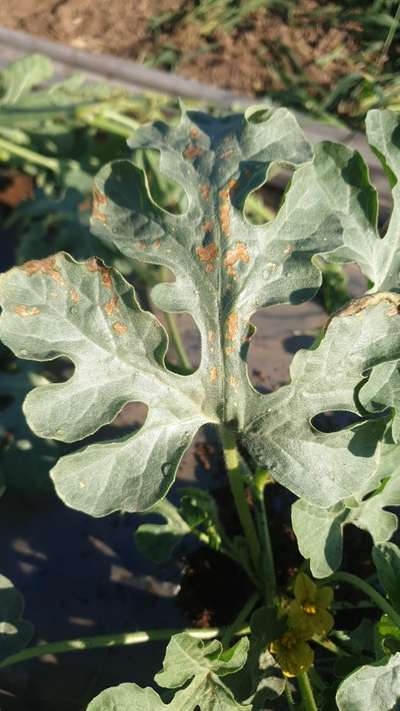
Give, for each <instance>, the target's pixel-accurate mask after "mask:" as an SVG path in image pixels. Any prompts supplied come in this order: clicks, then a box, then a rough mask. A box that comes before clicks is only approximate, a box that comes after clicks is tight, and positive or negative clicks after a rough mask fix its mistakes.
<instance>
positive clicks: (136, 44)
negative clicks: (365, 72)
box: [0, 0, 361, 94]
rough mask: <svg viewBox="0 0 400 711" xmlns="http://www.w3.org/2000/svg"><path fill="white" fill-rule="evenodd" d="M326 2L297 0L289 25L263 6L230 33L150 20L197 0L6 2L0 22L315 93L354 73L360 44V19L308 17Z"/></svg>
mask: <svg viewBox="0 0 400 711" xmlns="http://www.w3.org/2000/svg"><path fill="white" fill-rule="evenodd" d="M323 2H324V0H299V2H298V5H297V7H296V9H295V10H293V11H292V14H291V20H290V23H289V24H287V23H286V22H284V21H282V17H281V16H279V15H278V14H277V13H276V12H275V13H274V11H273V10H271V9H268V8H266V7H261V8H260V9H259V10H257V11H256V12H254V13H252V14H251V15H248V16H247V17H246V18H245V19H244V20H242V21H241V23H240V25H239V26H237V27H236V28H234V29H233V30H232V31H231V32H226V31H224V30H223V29H221V27H220V25H219V24H218V22H215V23H214V24H215V27H213V26H212V28H211V30H210V24H209V23H208V25H207V22H205V19H207V20H208V18H203V19H202V21H193V20H191V21H188V20H187V19H181V20H179V18H178V19H176V20H174V21H171V22H166V23H164V24H162V25H161V27H159V29H158V30H154V29H152V25H151V20H152V19H153V18H160V16H163V15H164V14H165V13H170V12H179V11H183V10H184V13H186V14H185V15H184V17H185V18H187V16H188V15H187V13H188V12H189V11H190V10H191V9H192V8H193V7H194V5H195V3H194V0H96V2H94V0H19V2H15V0H1V2H0V25H5V26H7V27H10V28H13V29H19V30H24V31H26V32H30V33H32V34H36V35H41V36H44V37H48V38H50V39H52V40H58V41H61V42H64V43H68V44H70V45H72V46H73V47H77V48H79V49H86V50H90V51H94V52H103V53H107V52H108V53H112V54H117V55H119V56H122V57H129V58H131V59H134V60H137V61H140V62H146V61H150V62H152V60H154V58H155V57H158V58H160V57H162V61H161V62H159V63H158V65H159V66H161V67H164V68H168V64H169V63H170V64H171V66H173V68H174V69H175V70H176V71H178V72H179V73H180V74H182V75H184V76H187V77H192V78H196V79H199V80H202V81H207V82H208V83H211V84H216V85H218V86H220V87H222V88H230V89H233V90H236V91H239V92H242V93H250V94H259V93H265V92H267V91H271V90H272V91H280V90H282V89H283V88H284V87H285V79H284V78H283V77H284V75H285V76H288V77H290V76H295V77H297V79H296V81H298V82H300V83H301V82H302V77H304V78H305V79H306V80H307V82H308V83H309V82H311V83H312V84H313V83H315V90H316V92H317V91H318V89H317V87H327V86H333V85H335V84H336V82H337V81H338V80H339V79H340V78H341V77H343V76H346V75H347V74H349V73H350V72H354V71H356V69H357V67H356V66H355V61H354V56H355V54H356V53H357V51H358V50H359V49H360V42H361V39H360V28H359V27H358V26H357V25H356V24H355V23H347V24H344V25H343V26H341V27H340V29H339V28H335V27H332V26H325V25H324V23H323V22H319V23H317V22H315V23H312V22H310V12H313V11H314V10H316V9H317V8H318V5H321V3H323ZM211 19H212V18H211ZM211 25H212V23H211ZM166 52H167V53H169V55H170V57H171V53H172V59H171V58H170V59H168V54H166ZM156 65H157V63H156Z"/></svg>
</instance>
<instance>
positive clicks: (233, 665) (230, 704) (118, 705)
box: [88, 633, 251, 711]
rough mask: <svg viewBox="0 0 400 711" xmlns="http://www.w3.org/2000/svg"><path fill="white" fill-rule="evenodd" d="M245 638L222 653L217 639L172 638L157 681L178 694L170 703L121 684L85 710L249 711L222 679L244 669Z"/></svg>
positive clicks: (147, 692) (186, 636)
mask: <svg viewBox="0 0 400 711" xmlns="http://www.w3.org/2000/svg"><path fill="white" fill-rule="evenodd" d="M248 645H249V643H248V640H247V638H243V639H241V640H240V641H239V642H237V644H235V645H234V646H233V647H231V648H230V649H228V650H226V651H225V652H223V651H222V645H221V643H220V642H218V640H213V641H212V642H208V643H204V642H202V641H199V640H195V639H193V638H192V637H190V636H189V635H188V634H185V633H182V634H178V635H174V636H173V637H172V639H171V641H170V642H169V644H168V647H167V651H166V654H165V659H164V666H163V669H162V671H161V672H159V673H158V674H156V677H155V680H156V682H157V683H158V684H159V685H160V686H162V687H164V688H166V689H179V688H180V687H182V686H185V685H186V686H185V688H184V689H181V690H180V691H177V692H176V693H175V695H174V698H173V700H172V701H171V702H170V703H169V704H165V703H163V701H162V700H161V698H160V696H159V695H158V694H157V692H156V691H154V690H153V689H150V688H146V689H143V688H141V687H140V686H137V684H121V685H120V686H117V687H114V688H111V689H106V690H105V691H103V692H102V693H101V694H99V696H97V697H96V698H95V699H94V700H93V701H92V702H91V703H90V704H89V706H88V711H133V709H134V710H135V711H164V710H165V711H168V710H169V711H197V709H200V711H250V708H251V707H250V706H248V705H247V704H245V705H242V704H240V703H238V702H237V701H235V699H234V697H233V694H232V692H231V691H230V690H229V689H228V687H227V686H226V685H225V683H224V682H223V677H225V676H227V675H230V674H235V673H236V672H238V671H239V670H240V669H242V667H243V666H244V664H245V662H246V658H247V652H248Z"/></svg>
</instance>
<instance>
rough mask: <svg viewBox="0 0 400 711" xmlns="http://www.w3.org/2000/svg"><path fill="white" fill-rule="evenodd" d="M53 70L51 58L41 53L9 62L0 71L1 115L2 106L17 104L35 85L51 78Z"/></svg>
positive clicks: (0, 111) (0, 112)
mask: <svg viewBox="0 0 400 711" xmlns="http://www.w3.org/2000/svg"><path fill="white" fill-rule="evenodd" d="M53 72H54V68H53V64H52V62H51V60H50V59H48V57H44V56H43V55H40V54H31V55H28V56H27V57H21V58H20V59H17V60H16V61H15V62H13V63H12V64H9V65H8V66H7V67H6V68H5V69H3V70H2V71H1V72H0V92H1V96H0V116H1V114H2V107H4V106H7V105H13V104H16V103H17V102H18V101H19V100H21V99H22V98H23V97H25V96H26V94H28V93H29V92H30V90H31V89H32V88H33V87H35V86H37V85H38V84H41V83H42V82H44V81H46V80H47V79H50V77H51V76H52V75H53ZM0 122H1V119H0Z"/></svg>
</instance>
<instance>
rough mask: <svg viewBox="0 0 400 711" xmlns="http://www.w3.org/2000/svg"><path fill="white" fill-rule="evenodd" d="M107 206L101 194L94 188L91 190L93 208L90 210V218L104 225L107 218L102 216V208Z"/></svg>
mask: <svg viewBox="0 0 400 711" xmlns="http://www.w3.org/2000/svg"><path fill="white" fill-rule="evenodd" d="M106 205H107V198H106V196H105V195H103V193H101V192H100V190H98V189H97V188H96V187H94V188H93V208H92V218H93V219H94V220H99V222H102V223H103V224H105V223H106V222H107V217H106V215H105V214H104V208H105V207H106Z"/></svg>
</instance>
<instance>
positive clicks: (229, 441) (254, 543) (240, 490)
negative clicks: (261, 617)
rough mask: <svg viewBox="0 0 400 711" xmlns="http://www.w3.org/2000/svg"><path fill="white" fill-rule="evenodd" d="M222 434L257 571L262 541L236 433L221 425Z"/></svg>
mask: <svg viewBox="0 0 400 711" xmlns="http://www.w3.org/2000/svg"><path fill="white" fill-rule="evenodd" d="M220 436H221V441H222V447H223V452H224V460H225V466H226V470H227V474H228V480H229V485H230V487H231V491H232V496H233V499H234V501H235V506H236V510H237V513H238V516H239V520H240V523H241V526H242V529H243V533H244V535H245V538H246V541H247V545H248V547H249V553H250V558H251V561H252V563H253V566H254V569H255V571H256V572H258V571H259V569H260V559H261V551H260V543H259V540H258V536H257V532H256V528H255V525H254V521H253V518H252V515H251V512H250V508H249V504H248V501H247V499H246V494H245V489H244V485H243V478H242V472H241V466H240V458H239V452H238V450H237V446H236V439H235V435H234V433H233V432H232V430H231V429H229V427H227V426H226V425H221V427H220Z"/></svg>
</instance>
